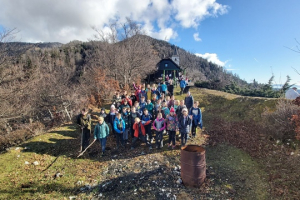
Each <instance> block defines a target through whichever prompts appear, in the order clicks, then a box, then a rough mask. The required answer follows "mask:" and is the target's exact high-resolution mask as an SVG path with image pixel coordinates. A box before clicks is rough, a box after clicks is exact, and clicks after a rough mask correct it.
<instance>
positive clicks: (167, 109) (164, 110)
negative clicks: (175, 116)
mask: <svg viewBox="0 0 300 200" xmlns="http://www.w3.org/2000/svg"><path fill="white" fill-rule="evenodd" d="M161 110H162V111H163V112H164V114H165V115H166V116H167V115H169V114H170V110H169V108H168V106H167V103H166V102H163V103H162V108H161Z"/></svg>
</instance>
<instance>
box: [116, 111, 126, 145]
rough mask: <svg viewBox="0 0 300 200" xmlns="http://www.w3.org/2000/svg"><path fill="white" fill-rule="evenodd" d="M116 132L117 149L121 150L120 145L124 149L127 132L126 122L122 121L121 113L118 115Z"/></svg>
mask: <svg viewBox="0 0 300 200" xmlns="http://www.w3.org/2000/svg"><path fill="white" fill-rule="evenodd" d="M114 130H115V132H116V140H117V149H119V146H120V143H121V146H122V147H124V140H123V133H124V132H125V121H124V120H123V119H122V117H121V113H117V114H116V118H115V120H114Z"/></svg>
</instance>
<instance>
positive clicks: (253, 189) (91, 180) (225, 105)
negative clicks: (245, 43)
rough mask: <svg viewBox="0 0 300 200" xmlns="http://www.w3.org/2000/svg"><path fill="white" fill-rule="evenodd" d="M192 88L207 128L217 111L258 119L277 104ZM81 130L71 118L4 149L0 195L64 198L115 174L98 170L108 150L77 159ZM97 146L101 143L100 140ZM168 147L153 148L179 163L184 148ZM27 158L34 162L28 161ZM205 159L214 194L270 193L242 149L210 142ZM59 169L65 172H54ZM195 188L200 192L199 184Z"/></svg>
mask: <svg viewBox="0 0 300 200" xmlns="http://www.w3.org/2000/svg"><path fill="white" fill-rule="evenodd" d="M191 92H192V94H193V96H194V98H195V99H196V100H199V101H200V107H201V108H202V111H203V116H204V126H205V127H206V130H208V132H209V126H210V123H209V122H210V119H212V118H213V117H214V116H215V115H220V116H222V118H224V119H226V120H230V121H238V120H243V119H245V118H247V117H252V118H254V119H256V120H259V119H260V113H261V112H262V110H263V109H264V107H266V106H268V107H270V108H272V107H274V100H268V99H259V98H244V97H239V96H237V95H231V94H227V93H222V92H218V91H212V90H206V89H196V88H192V89H191ZM182 98H184V96H176V99H182ZM79 135H80V133H79V132H78V130H77V129H76V127H75V126H74V125H72V124H69V125H65V126H62V127H60V128H58V129H56V130H54V131H52V132H50V133H47V134H44V135H41V136H38V137H35V138H33V139H31V140H29V141H27V142H25V143H24V144H23V145H22V146H20V148H15V147H14V148H11V149H10V150H9V151H7V152H5V153H2V154H1V155H0V184H1V189H0V199H19V198H28V199H53V198H63V197H68V196H72V195H73V194H74V192H75V191H77V190H78V188H80V184H91V185H93V184H97V183H99V182H103V181H105V180H106V179H108V178H117V177H107V176H103V175H102V174H101V173H100V172H102V171H105V170H106V169H107V167H108V166H109V165H110V164H111V163H112V158H111V157H110V156H107V157H105V158H99V157H98V156H97V155H96V156H94V157H88V156H87V157H84V158H83V159H75V157H76V155H77V150H78V149H79V143H80V138H79ZM203 141H204V138H203V137H201V138H200V137H199V138H197V140H195V141H190V142H191V143H196V144H201V143H203ZM25 147H26V149H25ZM93 148H94V149H97V148H99V146H98V144H97V145H95V147H93ZM165 150H166V149H163V151H157V150H154V151H153V152H151V153H152V154H153V155H157V156H158V157H161V156H162V158H161V159H162V162H163V160H166V159H167V160H168V163H170V164H169V165H170V166H174V165H178V164H180V160H179V156H178V153H180V150H175V151H165ZM124 154H125V158H124V159H127V160H128V162H129V163H130V162H134V159H140V158H137V156H132V155H129V154H128V155H127V154H126V153H124ZM111 156H113V155H111ZM99 159H100V162H99ZM131 160H132V161H131ZM25 161H27V162H29V163H30V164H29V165H25ZM34 161H38V162H39V165H37V166H35V165H33V164H32V163H33V162H34ZM207 164H208V170H209V172H210V174H209V176H210V177H209V179H210V181H211V187H210V188H207V190H210V192H211V193H212V194H219V193H221V194H222V193H224V191H226V192H225V193H224V198H225V197H226V195H227V194H228V193H229V194H228V195H231V196H233V197H235V198H243V199H268V192H267V191H268V182H267V181H266V178H267V177H266V173H265V172H264V171H263V168H262V167H261V164H259V162H257V161H255V160H252V159H251V157H250V156H249V155H247V154H246V153H245V152H243V151H241V150H240V149H237V148H234V147H232V146H228V145H220V146H216V147H208V148H207ZM129 166H130V164H129ZM57 173H60V174H62V175H63V176H62V177H58V178H56V177H55V175H56V174H57ZM80 181H81V182H80ZM191 191H192V192H195V194H197V190H191ZM191 191H190V192H191ZM184 195H186V196H184ZM189 195H191V194H189V193H187V194H185V192H182V193H181V194H180V195H179V196H178V198H179V199H180V197H182V198H185V197H188V198H192V197H191V196H189ZM199 195H200V194H199ZM79 196H80V195H79Z"/></svg>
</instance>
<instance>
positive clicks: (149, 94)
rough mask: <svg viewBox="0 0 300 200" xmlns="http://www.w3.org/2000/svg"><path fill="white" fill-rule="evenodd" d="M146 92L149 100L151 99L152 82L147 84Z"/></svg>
mask: <svg viewBox="0 0 300 200" xmlns="http://www.w3.org/2000/svg"><path fill="white" fill-rule="evenodd" d="M146 94H147V100H149V99H150V100H151V96H152V90H151V87H150V84H148V85H147V89H146Z"/></svg>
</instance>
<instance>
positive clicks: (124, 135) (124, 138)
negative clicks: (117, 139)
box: [123, 128, 129, 140]
mask: <svg viewBox="0 0 300 200" xmlns="http://www.w3.org/2000/svg"><path fill="white" fill-rule="evenodd" d="M128 132H129V128H126V129H125V132H124V133H123V140H128Z"/></svg>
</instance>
